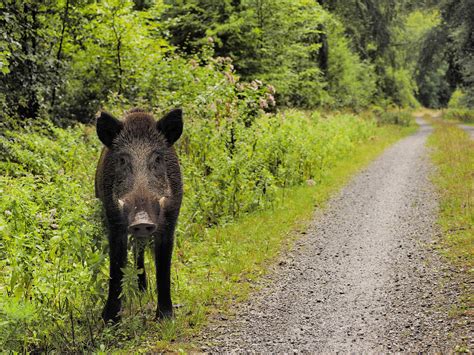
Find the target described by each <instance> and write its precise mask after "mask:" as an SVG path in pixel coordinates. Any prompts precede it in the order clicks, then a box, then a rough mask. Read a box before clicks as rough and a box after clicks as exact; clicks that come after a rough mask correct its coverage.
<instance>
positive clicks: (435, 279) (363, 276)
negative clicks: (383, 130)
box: [194, 121, 472, 353]
mask: <svg viewBox="0 0 474 355" xmlns="http://www.w3.org/2000/svg"><path fill="white" fill-rule="evenodd" d="M419 123H420V129H419V131H418V132H417V133H416V134H414V135H412V136H410V137H408V138H405V139H403V140H402V141H400V142H398V143H397V144H395V145H394V146H392V147H391V148H389V149H388V150H387V151H386V152H385V153H384V154H383V155H382V156H381V157H380V158H378V159H377V160H376V161H375V162H373V163H372V164H371V165H370V166H369V167H368V168H367V169H366V170H364V171H363V172H361V173H360V174H359V175H358V176H356V177H355V178H354V179H353V180H352V182H351V183H350V184H348V185H347V186H346V187H345V188H344V189H343V190H342V191H341V193H340V194H339V195H338V196H336V197H335V198H334V199H332V200H331V201H330V203H329V206H328V208H327V209H326V210H325V212H324V213H322V214H320V215H319V216H316V217H315V220H314V222H313V224H312V226H311V227H310V229H309V230H308V231H307V232H306V234H304V235H303V236H302V238H301V239H300V240H299V241H298V242H297V243H296V245H295V248H294V249H293V251H291V252H290V253H288V254H287V255H285V256H284V257H282V260H281V261H280V263H279V265H277V266H275V268H274V270H273V271H272V272H271V275H270V276H269V277H268V278H267V279H266V280H264V281H263V282H262V287H261V289H260V290H259V291H258V292H256V293H255V294H254V295H253V296H252V297H251V300H250V301H249V302H247V303H244V304H239V305H236V308H235V309H234V310H233V311H234V313H235V315H234V316H230V317H229V316H227V315H225V316H224V315H222V316H221V318H220V319H218V318H219V316H217V317H216V319H214V320H213V321H212V322H211V324H210V325H209V327H208V328H207V329H206V330H205V331H204V332H203V333H202V334H201V335H200V336H199V337H198V338H196V339H195V340H194V341H195V343H196V344H198V347H199V348H200V349H201V350H202V351H210V352H242V351H248V352H265V353H267V352H271V353H274V352H277V353H282V352H286V353H287V352H296V351H297V352H311V353H314V352H336V351H337V352H380V351H385V352H387V351H410V350H411V351H441V352H444V351H446V350H452V349H453V346H454V344H453V340H452V339H451V334H452V333H453V331H456V324H454V320H453V319H449V318H448V317H447V316H446V313H447V311H448V310H449V308H450V307H451V306H452V305H453V304H455V302H456V298H457V296H458V295H459V290H458V289H457V287H456V286H455V284H454V282H453V281H451V280H452V278H453V273H454V272H455V271H454V270H450V269H449V267H447V266H446V265H445V264H443V263H442V261H441V259H440V258H439V257H438V256H437V255H436V253H435V252H434V244H435V242H434V241H435V240H436V239H437V231H436V229H435V227H434V222H435V215H436V211H437V202H436V196H435V194H434V192H433V190H432V186H431V184H430V183H429V174H430V172H431V166H430V164H429V160H428V156H427V149H426V148H425V145H424V144H425V141H426V138H427V136H428V135H429V133H430V132H431V127H430V126H428V125H426V124H424V123H423V122H422V121H419ZM471 334H472V333H471Z"/></svg>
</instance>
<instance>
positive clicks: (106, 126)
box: [96, 112, 123, 147]
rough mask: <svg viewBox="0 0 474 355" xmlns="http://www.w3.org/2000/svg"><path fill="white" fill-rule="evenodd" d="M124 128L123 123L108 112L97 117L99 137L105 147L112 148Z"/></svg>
mask: <svg viewBox="0 0 474 355" xmlns="http://www.w3.org/2000/svg"><path fill="white" fill-rule="evenodd" d="M122 128H123V123H122V122H121V121H119V120H118V119H116V118H115V117H114V116H112V115H111V114H109V113H107V112H100V113H99V114H98V117H97V124H96V130H97V135H98V136H99V139H100V141H101V142H102V143H104V145H105V146H107V147H110V146H111V145H112V142H113V141H114V139H115V137H117V135H118V134H119V133H120V131H121V130H122Z"/></svg>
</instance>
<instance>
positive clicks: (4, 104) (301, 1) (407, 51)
mask: <svg viewBox="0 0 474 355" xmlns="http://www.w3.org/2000/svg"><path fill="white" fill-rule="evenodd" d="M473 22H474V0H462V1H454V0H439V1H434V0H432V1H422V2H420V1H413V0H403V1H397V2H396V3H395V4H394V3H393V2H391V1H386V0H384V1H374V0H349V1H341V0H324V1H323V0H320V1H312V0H280V1H273V0H222V1H216V0H165V1H162V0H135V1H132V0H104V1H92V0H46V1H36V0H25V1H19V0H5V1H3V2H2V4H1V5H0V26H1V29H2V36H1V38H0V82H1V87H0V105H1V108H2V110H1V112H2V115H5V116H12V115H13V116H18V117H22V118H36V117H39V116H42V115H45V114H49V115H52V117H53V118H54V120H56V121H57V122H60V121H61V122H64V121H65V120H66V121H67V120H69V119H74V120H80V121H83V122H88V121H90V120H91V118H92V116H93V114H94V113H95V112H96V111H97V109H99V108H100V107H102V106H110V105H111V104H117V102H119V103H120V104H121V105H123V106H132V105H137V104H143V103H146V104H147V105H149V106H152V107H159V108H164V107H166V106H169V105H184V106H186V105H188V106H192V105H196V104H198V103H197V102H196V100H197V99H198V96H199V95H198V94H197V92H198V91H199V92H202V90H204V91H205V92H211V91H212V90H213V87H214V86H215V84H216V83H215V81H214V80H210V79H209V78H210V77H214V76H215V75H217V74H212V72H219V73H223V72H225V70H224V69H223V68H222V66H220V67H219V66H216V65H214V64H213V65H211V66H209V63H211V62H213V61H215V59H216V58H217V59H218V58H222V59H218V60H221V62H225V63H227V64H226V65H229V68H230V69H229V70H230V71H231V72H232V75H234V76H235V79H234V80H239V78H240V81H241V82H252V81H253V80H259V81H261V82H263V84H265V85H271V87H272V88H275V90H276V94H275V95H274V96H275V98H276V103H277V105H280V106H282V105H283V106H296V107H303V108H314V107H324V108H339V107H351V108H355V109H358V108H364V107H368V106H370V105H386V104H395V105H399V106H416V105H418V104H419V103H421V104H422V105H425V106H429V107H440V106H446V105H447V104H448V102H449V99H450V97H451V95H452V93H453V92H454V91H455V90H456V89H457V90H458V91H457V97H460V99H457V102H458V103H459V104H460V105H464V106H471V107H472V105H473V102H474V99H473V98H474V93H473V85H474V83H473V81H474V79H473V78H474V74H473V73H474V60H473V48H474V43H473V33H474V31H473ZM196 67H199V68H201V70H204V71H205V70H207V74H202V77H200V78H199V80H200V81H201V84H200V85H196V77H195V76H194V74H192V73H193V70H194V68H196ZM211 67H212V68H211ZM272 90H273V89H272Z"/></svg>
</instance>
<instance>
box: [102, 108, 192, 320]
mask: <svg viewBox="0 0 474 355" xmlns="http://www.w3.org/2000/svg"><path fill="white" fill-rule="evenodd" d="M96 129H97V135H98V137H99V139H100V140H101V141H102V143H103V144H104V145H105V147H104V148H103V150H102V153H101V156H100V159H99V163H98V166H97V171H96V176H95V192H96V197H98V198H99V199H100V200H101V201H102V204H103V207H104V210H105V216H106V220H107V227H108V239H109V256H110V279H109V294H108V299H107V303H106V305H105V308H104V310H103V312H102V318H103V319H104V321H106V322H108V321H112V322H116V321H118V320H119V319H120V315H119V312H120V308H121V300H120V294H121V292H122V278H123V271H122V268H124V267H125V265H126V263H127V244H128V235H130V234H131V235H133V236H134V239H142V240H144V239H146V238H151V239H152V241H153V247H154V253H155V267H156V286H157V291H158V306H157V310H156V315H157V317H158V318H164V317H171V316H172V315H173V305H172V302H171V292H170V267H171V254H172V251H173V240H174V230H175V227H176V222H177V219H178V215H179V210H180V206H181V200H182V196H183V187H182V178H181V170H180V166H179V161H178V157H177V155H176V153H175V150H174V147H173V144H174V143H175V142H176V141H177V140H178V138H179V137H180V136H181V133H182V132H183V119H182V111H181V109H175V110H172V111H171V112H169V113H168V114H166V115H165V116H164V117H163V118H161V119H160V120H159V121H155V119H154V118H153V116H152V115H151V114H149V113H147V112H145V111H144V110H141V109H138V108H135V109H132V110H130V111H128V112H127V113H126V115H125V117H124V119H123V121H121V120H118V119H116V118H114V117H113V116H112V115H110V114H108V113H106V112H101V113H100V114H99V116H98V118H97V125H96ZM135 255H136V266H137V268H138V269H142V270H143V272H142V273H141V274H139V277H138V286H139V288H140V289H141V290H145V289H146V287H147V281H146V274H145V269H144V248H137V250H136V253H135Z"/></svg>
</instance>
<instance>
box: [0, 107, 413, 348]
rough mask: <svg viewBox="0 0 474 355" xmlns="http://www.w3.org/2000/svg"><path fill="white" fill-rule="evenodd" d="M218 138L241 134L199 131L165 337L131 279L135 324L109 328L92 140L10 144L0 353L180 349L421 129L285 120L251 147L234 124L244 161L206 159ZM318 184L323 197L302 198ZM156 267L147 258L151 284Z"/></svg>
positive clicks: (33, 136) (187, 161) (222, 156)
mask: <svg viewBox="0 0 474 355" xmlns="http://www.w3.org/2000/svg"><path fill="white" fill-rule="evenodd" d="M210 124H212V125H213V127H212V130H214V131H219V129H221V130H222V131H223V132H227V133H229V131H230V128H228V129H226V128H225V126H224V127H222V126H221V127H220V126H218V125H216V123H215V122H212V123H208V124H207V125H205V126H204V127H201V128H200V129H199V130H196V131H194V130H188V132H187V133H186V136H185V139H183V142H182V143H181V145H180V146H179V148H178V149H179V150H180V151H181V154H180V156H181V160H182V165H183V171H184V176H185V188H186V191H185V201H184V205H183V210H182V213H181V217H180V223H179V230H178V233H177V237H176V249H175V255H174V262H173V294H174V298H175V300H176V303H177V304H181V307H180V308H179V309H178V311H177V314H178V315H177V318H176V320H174V321H172V322H167V323H163V324H160V325H155V321H154V320H153V316H154V312H153V311H152V309H153V307H154V299H155V296H156V295H154V293H155V291H154V290H153V288H150V289H149V290H148V291H147V292H146V293H145V294H140V293H139V292H138V290H137V288H136V286H135V285H136V279H137V272H136V271H135V269H134V268H133V267H132V266H131V265H130V267H129V268H127V271H126V280H125V287H124V290H125V291H124V297H125V300H126V302H125V304H126V306H125V317H124V321H123V323H122V324H120V325H118V326H116V327H112V328H103V326H102V322H100V311H101V308H102V306H103V304H104V302H105V300H104V297H105V296H106V292H105V290H106V289H107V276H108V261H107V260H106V257H105V255H106V253H105V252H104V251H105V250H106V248H107V245H106V238H104V231H103V229H102V227H101V223H100V222H101V214H100V206H99V203H98V201H97V200H96V199H95V198H94V197H93V175H94V169H95V163H96V161H97V157H98V153H99V142H98V139H97V138H96V137H95V131H94V130H93V128H92V127H89V126H83V125H76V126H74V127H71V128H68V129H61V128H57V127H54V126H52V125H51V124H49V123H43V124H39V123H38V124H34V125H32V126H30V127H29V128H27V129H25V130H19V131H17V130H15V131H13V130H8V131H6V132H4V136H3V138H2V141H1V143H2V146H3V148H4V152H6V153H7V154H8V155H7V156H5V157H3V159H2V164H1V165H0V169H1V172H2V176H1V178H0V190H1V193H2V196H3V198H2V200H1V202H0V204H1V205H0V208H1V211H3V212H2V214H1V215H0V222H1V226H2V228H1V230H0V236H1V240H2V243H1V244H0V253H1V256H2V258H1V262H0V270H1V273H0V285H1V286H0V294H1V298H0V307H1V308H0V309H1V312H2V322H1V324H0V335H1V336H0V339H1V343H0V347H2V348H4V349H11V350H16V351H24V350H44V351H47V350H53V349H56V350H61V351H83V350H94V349H95V350H99V349H111V348H114V347H118V348H120V347H122V346H131V345H133V344H135V345H138V344H140V342H141V341H142V340H143V337H144V336H146V335H147V334H148V335H149V334H152V333H151V332H152V331H154V332H157V334H156V335H155V336H154V337H153V339H154V341H155V342H156V341H168V342H169V341H172V340H175V339H177V337H178V336H183V335H184V334H187V333H189V332H190V331H193V330H195V329H197V328H198V327H199V326H200V325H202V324H203V323H204V322H205V320H206V317H207V315H208V313H209V312H210V311H211V310H212V309H214V308H216V307H219V306H222V305H223V304H225V303H228V302H230V301H231V300H233V299H235V298H240V297H242V296H245V294H246V292H247V291H248V289H249V287H250V285H251V284H250V283H249V282H248V281H250V280H253V279H255V278H256V277H258V276H259V275H260V274H262V273H264V271H265V267H266V265H267V262H268V261H270V260H272V259H273V258H275V256H276V255H277V254H278V252H279V251H280V250H281V248H282V245H287V244H288V241H289V240H291V238H292V237H291V233H292V231H293V230H294V229H295V226H297V225H298V224H299V223H304V221H305V220H307V219H308V218H309V216H310V215H311V211H312V208H313V206H314V205H315V204H316V205H320V204H321V203H323V202H324V200H325V199H326V198H327V197H328V195H329V192H330V191H333V190H334V189H335V188H337V187H339V186H341V184H342V183H343V182H344V181H346V179H347V178H348V177H349V176H350V175H351V174H352V173H353V172H355V171H356V170H357V169H358V168H360V167H361V166H362V165H363V164H365V163H367V162H368V161H369V160H370V159H371V158H372V157H374V156H375V155H376V154H377V153H378V152H381V151H382V150H383V148H384V147H385V146H386V145H388V144H390V143H391V142H393V141H394V140H396V139H398V138H399V137H400V136H401V135H403V134H404V133H405V134H406V133H407V132H409V131H412V130H413V129H414V127H413V126H409V127H405V128H399V127H400V126H398V127H396V126H382V127H381V128H377V123H376V121H375V120H374V119H373V118H370V117H368V118H366V119H361V118H358V117H356V116H352V115H336V116H332V117H321V116H320V115H318V114H316V113H312V114H305V113H303V112H300V111H286V112H284V113H281V114H278V115H274V116H261V117H259V118H258V119H257V120H256V121H255V122H254V124H253V128H252V134H248V133H249V132H250V131H251V130H250V129H249V128H246V127H245V125H244V124H242V125H236V124H235V123H234V125H233V126H232V131H233V132H234V135H235V137H236V138H235V142H234V144H235V146H236V147H238V149H236V150H232V149H229V147H227V146H226V144H225V143H226V141H225V140H224V139H219V136H216V135H215V134H214V137H213V138H212V139H209V140H208V144H206V145H205V146H201V147H200V148H199V149H198V145H199V142H201V141H202V139H200V136H196V135H197V134H198V133H197V132H201V133H200V134H204V135H206V134H207V132H209V130H211V128H210V127H209V125H210ZM193 145H196V146H193ZM203 155H208V156H209V158H207V159H203V158H202V157H203ZM223 162H225V164H223ZM307 180H310V181H311V185H314V186H311V187H298V186H301V185H302V184H303V185H304V184H305V183H306V181H307ZM229 181H230V182H231V183H229ZM258 211H264V212H258ZM251 212H257V213H256V214H255V213H254V214H252V213H251ZM249 213H250V214H249ZM234 220H237V223H231V222H232V221H234ZM152 264H153V260H152V258H151V255H147V266H146V268H147V270H148V271H151V270H153V267H152V266H153V265H152ZM150 277H153V275H151V276H150ZM158 344H159V343H158ZM165 344H167V343H165ZM151 345H154V346H157V344H156V343H155V344H151ZM158 346H159V345H158Z"/></svg>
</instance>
